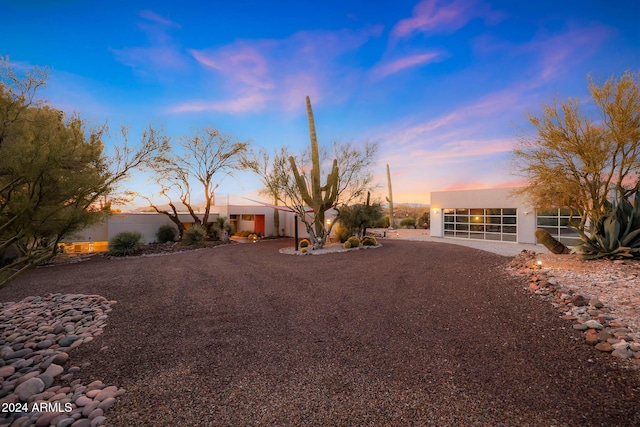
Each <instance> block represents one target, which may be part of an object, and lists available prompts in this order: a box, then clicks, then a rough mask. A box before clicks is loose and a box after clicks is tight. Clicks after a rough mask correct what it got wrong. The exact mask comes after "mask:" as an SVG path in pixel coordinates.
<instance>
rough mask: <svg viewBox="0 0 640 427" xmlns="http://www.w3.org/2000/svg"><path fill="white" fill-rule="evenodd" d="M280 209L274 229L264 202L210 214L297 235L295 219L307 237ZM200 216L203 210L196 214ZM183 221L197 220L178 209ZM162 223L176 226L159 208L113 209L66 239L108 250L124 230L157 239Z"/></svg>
mask: <svg viewBox="0 0 640 427" xmlns="http://www.w3.org/2000/svg"><path fill="white" fill-rule="evenodd" d="M282 209H283V210H278V211H277V212H278V215H279V221H280V224H279V230H276V229H275V225H274V223H275V221H274V208H273V207H271V206H261V205H222V206H214V207H213V208H212V212H211V213H210V214H209V221H210V222H214V221H216V219H217V218H219V217H224V218H226V219H227V221H228V222H229V224H230V225H231V229H232V232H236V231H250V232H252V233H258V234H261V235H264V236H277V235H280V236H290V237H293V236H294V235H295V223H296V219H297V222H298V236H299V237H300V238H304V237H308V236H309V235H308V233H307V230H306V228H305V226H304V224H303V223H302V221H301V220H300V218H297V216H296V215H295V214H294V213H293V212H288V211H287V210H286V208H282ZM197 215H198V216H199V217H200V218H202V217H203V214H202V213H198V214H197ZM178 217H179V218H180V222H182V223H183V224H184V225H185V228H188V227H190V226H191V225H192V224H193V223H194V221H193V218H192V217H191V215H190V214H188V213H179V214H178ZM334 217H335V212H332V211H330V212H327V218H329V219H331V220H332V219H333V218H334ZM163 225H171V226H175V225H174V223H173V222H172V221H171V220H170V219H169V217H168V216H166V215H163V214H159V213H156V212H123V213H114V214H111V215H109V216H107V217H105V220H104V221H103V222H102V223H100V224H96V225H94V226H92V227H89V228H86V229H84V230H82V231H80V232H77V233H75V234H73V235H71V236H68V237H67V238H66V239H64V240H63V243H64V244H66V245H67V247H68V249H67V250H70V251H75V252H87V251H106V250H107V249H108V242H109V241H110V240H111V239H112V238H113V237H115V236H116V235H117V234H119V233H121V232H123V231H137V232H139V233H141V234H142V243H152V242H155V241H156V233H157V232H158V229H159V228H160V227H162V226H163Z"/></svg>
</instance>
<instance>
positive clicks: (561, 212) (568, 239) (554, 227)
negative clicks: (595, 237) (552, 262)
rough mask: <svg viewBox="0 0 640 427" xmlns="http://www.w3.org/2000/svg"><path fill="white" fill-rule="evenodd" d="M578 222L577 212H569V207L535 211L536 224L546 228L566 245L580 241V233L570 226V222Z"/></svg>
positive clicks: (573, 244)
mask: <svg viewBox="0 0 640 427" xmlns="http://www.w3.org/2000/svg"><path fill="white" fill-rule="evenodd" d="M578 223H580V216H579V215H578V212H575V211H574V212H571V210H570V209H564V208H559V209H558V208H551V209H538V210H537V211H536V226H537V227H538V228H542V229H543V230H546V231H547V232H548V233H549V234H551V235H552V236H553V237H554V238H556V239H558V240H559V241H560V242H562V243H564V244H565V245H567V246H575V245H577V244H578V243H579V242H580V235H579V234H578V233H577V232H576V231H575V230H573V229H572V228H571V224H576V225H577V224H578Z"/></svg>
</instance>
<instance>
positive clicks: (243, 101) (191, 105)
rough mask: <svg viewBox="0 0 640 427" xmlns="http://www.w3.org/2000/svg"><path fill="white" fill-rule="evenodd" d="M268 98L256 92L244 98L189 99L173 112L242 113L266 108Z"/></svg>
mask: <svg viewBox="0 0 640 427" xmlns="http://www.w3.org/2000/svg"><path fill="white" fill-rule="evenodd" d="M266 102H267V98H266V97H265V96H263V95H260V94H256V95H253V96H246V97H243V98H236V99H230V100H224V101H189V102H185V103H183V104H179V105H176V106H174V107H172V108H171V109H170V110H169V112H171V113H190V112H202V111H218V112H226V113H242V112H246V111H254V110H261V109H262V108H264V106H265V104H266Z"/></svg>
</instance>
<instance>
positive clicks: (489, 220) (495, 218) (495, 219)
mask: <svg viewBox="0 0 640 427" xmlns="http://www.w3.org/2000/svg"><path fill="white" fill-rule="evenodd" d="M487 224H502V218H501V217H499V216H489V217H487Z"/></svg>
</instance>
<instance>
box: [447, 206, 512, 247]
mask: <svg viewBox="0 0 640 427" xmlns="http://www.w3.org/2000/svg"><path fill="white" fill-rule="evenodd" d="M443 213H444V236H445V237H456V238H459V239H478V240H495V241H502V242H517V241H518V216H517V213H518V210H517V209H516V208H480V209H478V208H474V209H471V208H447V209H443Z"/></svg>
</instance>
